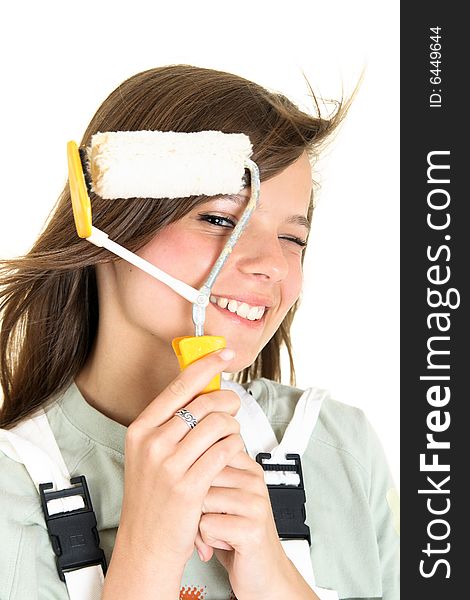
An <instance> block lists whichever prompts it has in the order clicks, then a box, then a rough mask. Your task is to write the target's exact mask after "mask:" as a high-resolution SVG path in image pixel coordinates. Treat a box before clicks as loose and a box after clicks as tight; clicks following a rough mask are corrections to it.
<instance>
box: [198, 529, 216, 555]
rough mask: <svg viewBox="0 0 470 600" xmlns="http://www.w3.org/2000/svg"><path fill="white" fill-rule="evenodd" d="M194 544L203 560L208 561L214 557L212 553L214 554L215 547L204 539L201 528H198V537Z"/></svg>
mask: <svg viewBox="0 0 470 600" xmlns="http://www.w3.org/2000/svg"><path fill="white" fill-rule="evenodd" d="M194 546H195V548H196V550H197V553H198V554H199V557H200V559H201V560H202V561H204V562H207V561H208V560H210V559H211V558H212V555H213V554H214V549H213V548H212V546H208V545H207V544H206V543H205V542H204V541H203V539H202V537H201V532H200V531H199V528H198V530H197V534H196V539H195V540H194Z"/></svg>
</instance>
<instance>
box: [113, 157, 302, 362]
mask: <svg viewBox="0 0 470 600" xmlns="http://www.w3.org/2000/svg"><path fill="white" fill-rule="evenodd" d="M311 186H312V181H311V168H310V163H309V160H308V157H307V155H306V153H304V154H302V156H301V157H300V158H299V159H298V160H297V161H296V162H295V163H293V164H292V165H290V166H289V167H287V168H286V169H285V170H284V171H282V172H281V173H280V174H278V175H277V176H276V177H273V178H272V179H270V180H268V181H266V182H263V183H261V189H260V200H259V205H258V207H257V208H256V210H255V211H254V212H253V214H252V216H251V218H250V220H249V222H248V225H247V227H246V229H245V231H244V232H243V233H242V235H241V237H240V239H239V241H238V242H237V244H236V245H235V248H234V250H233V252H232V253H231V255H230V256H229V258H228V259H227V262H226V263H225V265H224V267H223V269H222V271H221V273H220V274H219V276H218V278H217V279H216V281H215V284H214V286H213V289H212V294H213V295H212V297H211V303H210V304H209V306H208V307H207V312H206V323H205V334H207V335H223V336H224V337H225V338H226V340H227V346H228V347H230V348H233V349H234V350H235V351H236V354H237V356H236V358H235V360H234V361H233V362H232V363H231V365H230V370H231V371H238V370H241V369H243V368H244V367H246V366H248V365H250V364H252V362H253V361H254V360H255V358H256V356H257V355H258V353H259V352H260V351H261V349H262V348H263V347H264V346H265V345H266V344H267V342H268V341H269V340H270V339H271V337H272V336H273V335H274V333H275V332H276V330H277V329H278V327H279V325H280V324H281V322H282V321H283V319H284V317H285V316H286V314H287V312H288V311H289V309H290V308H291V307H292V305H293V304H294V303H295V301H296V300H297V298H298V297H299V294H300V291H301V286H302V264H301V259H302V251H303V248H304V245H305V240H306V238H307V234H308V222H307V219H306V217H307V212H308V207H309V202H310V193H311ZM248 197H249V190H243V191H242V192H240V194H238V195H237V196H235V197H233V198H228V197H221V198H217V199H213V200H209V201H208V202H205V203H203V204H199V205H197V206H196V207H194V208H193V209H192V210H191V211H190V212H189V213H188V214H186V215H185V216H184V217H183V218H181V219H180V220H178V221H176V222H175V223H172V224H170V225H168V226H166V227H165V228H164V229H163V230H161V231H160V232H159V233H158V234H157V235H156V236H155V237H154V238H153V240H152V241H151V242H149V243H148V244H146V245H145V246H144V247H143V248H141V249H140V251H139V252H138V253H137V254H139V255H140V256H142V257H143V258H145V259H146V260H148V261H149V262H151V263H153V264H154V265H156V266H157V267H159V268H160V269H163V270H164V271H166V272H167V273H169V274H170V275H173V276H174V277H177V278H178V279H180V280H182V281H184V282H185V283H188V284H190V285H191V286H193V287H195V288H199V287H200V286H201V285H202V284H203V283H204V281H205V279H206V278H207V276H208V274H209V272H210V270H211V268H212V266H213V264H214V262H215V261H216V259H217V257H218V255H219V253H220V252H221V250H222V248H223V246H224V244H225V242H226V241H227V238H228V236H229V235H230V233H231V231H232V229H233V227H234V225H235V224H236V222H237V221H238V219H239V218H240V216H241V214H242V213H243V210H244V208H245V206H246V202H247V199H248ZM170 202H171V200H170ZM108 264H109V265H112V269H114V274H115V277H114V278H113V279H114V281H113V286H112V289H113V294H114V298H115V299H116V300H117V305H118V306H119V313H120V317H121V318H122V319H123V322H122V326H123V327H124V328H127V329H129V328H130V329H129V331H131V330H132V334H133V335H137V336H142V341H144V340H146V341H147V342H148V340H149V337H150V338H151V339H152V341H154V342H160V343H161V344H164V345H168V347H169V346H170V344H171V340H172V339H173V338H174V337H177V336H181V335H193V332H194V327H193V324H192V320H191V308H192V307H191V304H190V303H189V302H188V301H187V300H184V299H183V298H181V297H180V296H178V295H177V294H176V293H175V292H173V291H172V290H170V289H169V288H168V287H167V286H165V285H164V284H162V283H160V282H159V281H156V280H155V279H153V278H151V277H150V276H149V275H147V274H145V273H143V272H142V271H140V270H139V269H137V268H135V267H133V266H132V265H130V264H128V263H126V262H123V261H118V262H116V263H108ZM118 326H119V325H118Z"/></svg>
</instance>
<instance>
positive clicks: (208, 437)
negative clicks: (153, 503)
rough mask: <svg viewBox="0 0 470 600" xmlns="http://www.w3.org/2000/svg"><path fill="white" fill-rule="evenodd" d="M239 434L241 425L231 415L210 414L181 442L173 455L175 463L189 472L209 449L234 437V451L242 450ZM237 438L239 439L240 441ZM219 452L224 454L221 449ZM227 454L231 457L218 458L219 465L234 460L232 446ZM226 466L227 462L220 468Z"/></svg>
mask: <svg viewBox="0 0 470 600" xmlns="http://www.w3.org/2000/svg"><path fill="white" fill-rule="evenodd" d="M183 424H184V423H183ZM239 434H240V424H239V423H238V421H237V420H236V419H234V418H233V417H232V416H231V415H228V414H227V413H224V412H213V413H210V414H209V415H207V417H206V418H204V419H203V420H202V421H201V422H200V423H198V424H197V425H196V427H195V428H194V429H192V430H190V431H189V433H187V434H186V435H185V436H184V437H183V439H182V440H181V441H180V442H179V444H178V445H177V446H176V448H175V452H174V454H173V458H174V461H175V462H176V463H177V464H178V465H179V467H180V468H182V469H183V470H184V471H187V470H188V469H189V468H190V467H191V466H192V465H193V464H194V463H195V462H196V461H197V460H198V459H199V458H200V457H201V456H202V455H203V454H204V453H205V452H206V451H207V450H208V449H210V448H211V447H213V446H214V444H216V443H217V442H220V441H223V440H224V439H226V438H227V437H234V438H235V440H234V443H235V446H234V447H233V450H234V451H235V450H240V449H241V447H242V446H243V441H242V440H241V438H240V435H239ZM236 438H239V441H238V440H237V439H236ZM219 450H220V451H221V452H222V450H221V449H220V448H219ZM227 452H229V453H230V455H227V456H226V457H225V458H224V455H223V454H221V455H220V456H219V457H218V461H217V464H219V463H220V460H224V461H225V460H227V461H228V460H232V457H233V454H232V446H230V447H229V449H228V451H227ZM225 464H226V463H225V462H224V463H223V464H222V463H220V467H219V468H220V469H221V468H223V467H224V466H225Z"/></svg>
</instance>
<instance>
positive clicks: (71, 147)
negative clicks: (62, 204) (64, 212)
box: [67, 141, 91, 238]
mask: <svg viewBox="0 0 470 600" xmlns="http://www.w3.org/2000/svg"><path fill="white" fill-rule="evenodd" d="M67 161H68V165H69V187H70V196H71V197H72V208H73V218H74V219H75V227H76V228H77V233H78V235H79V236H80V237H81V238H87V237H90V236H91V202H90V197H89V196H88V192H87V189H86V183H85V177H84V175H83V168H82V161H81V160H80V154H79V152H78V146H77V144H76V143H75V142H73V141H71V142H68V144H67Z"/></svg>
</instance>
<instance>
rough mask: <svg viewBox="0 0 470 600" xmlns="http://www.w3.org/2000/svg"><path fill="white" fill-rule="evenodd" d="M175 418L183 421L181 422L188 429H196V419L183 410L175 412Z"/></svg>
mask: <svg viewBox="0 0 470 600" xmlns="http://www.w3.org/2000/svg"><path fill="white" fill-rule="evenodd" d="M175 417H179V418H180V419H183V421H184V422H185V423H186V425H187V426H188V427H189V429H194V427H196V425H197V419H196V417H195V416H194V415H193V414H192V413H190V412H189V410H186V409H185V408H180V410H177V411H176V412H175Z"/></svg>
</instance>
